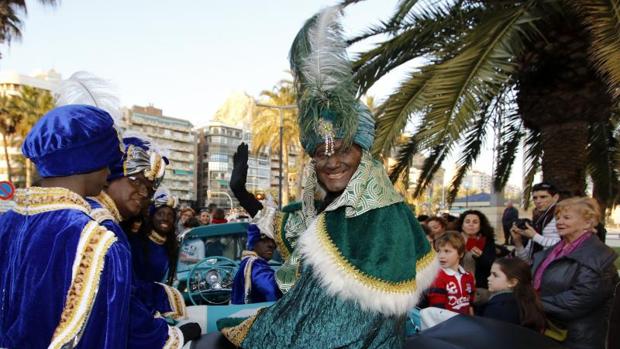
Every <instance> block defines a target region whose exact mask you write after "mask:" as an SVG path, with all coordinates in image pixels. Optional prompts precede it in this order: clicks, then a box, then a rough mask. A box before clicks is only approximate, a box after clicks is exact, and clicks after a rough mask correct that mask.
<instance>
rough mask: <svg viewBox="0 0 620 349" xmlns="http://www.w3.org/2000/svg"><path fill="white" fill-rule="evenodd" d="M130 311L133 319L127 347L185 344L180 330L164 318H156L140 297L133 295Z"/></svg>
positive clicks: (145, 348) (171, 346)
mask: <svg viewBox="0 0 620 349" xmlns="http://www.w3.org/2000/svg"><path fill="white" fill-rule="evenodd" d="M129 313H130V316H131V321H130V322H129V340H128V343H127V344H128V345H127V348H132V349H133V348H136V349H142V348H144V349H152V348H153V349H156V348H180V347H181V346H182V345H183V339H182V338H179V334H178V332H179V331H178V330H176V329H172V328H170V326H168V323H167V322H166V320H164V319H163V318H155V317H154V314H153V313H152V312H151V311H150V310H149V309H148V308H147V307H146V306H145V305H144V304H143V303H142V302H141V301H140V300H139V299H138V298H136V297H132V299H131V308H130V312H129ZM114 348H116V347H114ZM119 348H120V347H119Z"/></svg>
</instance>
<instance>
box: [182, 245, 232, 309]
mask: <svg viewBox="0 0 620 349" xmlns="http://www.w3.org/2000/svg"><path fill="white" fill-rule="evenodd" d="M238 267H239V265H238V264H237V262H235V261H234V260H232V259H229V258H226V257H221V256H214V257H207V258H205V259H203V260H201V261H200V262H198V263H196V265H194V267H193V268H192V270H191V271H190V273H189V276H188V277H187V280H186V284H187V293H188V296H189V299H190V301H191V302H192V304H194V305H199V303H204V302H206V303H207V304H228V302H229V301H230V295H231V292H232V284H233V280H234V279H235V274H236V273H237V268H238Z"/></svg>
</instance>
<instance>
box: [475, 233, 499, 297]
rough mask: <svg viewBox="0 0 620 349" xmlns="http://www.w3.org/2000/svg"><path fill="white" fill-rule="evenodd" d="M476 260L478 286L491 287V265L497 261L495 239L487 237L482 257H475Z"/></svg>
mask: <svg viewBox="0 0 620 349" xmlns="http://www.w3.org/2000/svg"><path fill="white" fill-rule="evenodd" d="M474 261H475V262H476V272H475V273H474V277H475V278H476V288H489V280H488V279H489V275H491V266H492V265H493V262H494V261H495V241H493V240H492V239H487V241H486V243H485V244H484V249H483V250H482V254H481V255H480V257H474Z"/></svg>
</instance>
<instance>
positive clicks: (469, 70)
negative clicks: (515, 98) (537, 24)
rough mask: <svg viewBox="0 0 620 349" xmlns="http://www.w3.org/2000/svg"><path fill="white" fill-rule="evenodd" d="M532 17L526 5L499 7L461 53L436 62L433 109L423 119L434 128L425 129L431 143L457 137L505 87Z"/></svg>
mask: <svg viewBox="0 0 620 349" xmlns="http://www.w3.org/2000/svg"><path fill="white" fill-rule="evenodd" d="M528 4H531V3H528ZM533 20H534V18H533V17H532V16H531V15H530V14H529V12H528V5H527V4H526V5H522V6H521V7H516V8H509V9H501V10H498V12H497V13H496V14H494V15H489V18H488V19H487V20H486V22H483V23H480V25H478V26H477V27H476V29H475V31H474V32H472V33H471V35H469V36H468V40H467V45H466V46H465V49H464V50H463V51H462V52H461V53H459V54H458V55H457V56H455V57H454V58H452V59H450V60H448V61H446V62H443V63H441V64H438V65H435V66H434V68H435V72H434V76H433V78H432V79H431V80H430V81H429V82H428V84H427V89H428V93H432V94H433V98H428V101H429V103H431V104H432V109H431V110H430V112H429V113H428V114H427V115H426V118H425V123H426V124H429V125H431V126H430V127H426V128H425V129H424V130H423V131H422V133H421V136H422V137H423V138H424V139H426V140H427V142H428V144H429V146H433V145H435V144H438V143H440V142H443V140H444V139H446V138H447V137H449V138H451V139H458V138H459V135H460V134H461V133H462V132H463V130H465V129H466V127H467V125H468V124H469V123H470V122H471V119H472V117H473V116H474V115H475V114H476V113H477V112H479V111H480V110H481V107H482V106H484V105H486V104H487V103H489V102H490V101H491V100H492V99H493V98H494V97H495V96H497V95H498V94H499V93H500V92H501V91H502V90H503V89H504V85H505V84H506V82H508V81H509V79H510V78H511V75H512V74H513V73H515V72H516V70H517V65H516V63H515V57H516V56H518V55H519V54H520V53H521V52H522V51H523V50H524V45H523V41H522V40H523V38H524V34H523V33H524V32H527V31H528V29H531V28H528V27H530V26H531V23H532V21H533Z"/></svg>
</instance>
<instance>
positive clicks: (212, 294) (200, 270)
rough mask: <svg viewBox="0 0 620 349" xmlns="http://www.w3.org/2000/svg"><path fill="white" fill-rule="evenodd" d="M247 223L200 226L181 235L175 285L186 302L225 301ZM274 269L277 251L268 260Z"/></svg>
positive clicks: (206, 302) (236, 265)
mask: <svg viewBox="0 0 620 349" xmlns="http://www.w3.org/2000/svg"><path fill="white" fill-rule="evenodd" d="M248 225H249V223H225V224H213V225H207V226H201V227H197V228H194V229H191V230H189V231H187V232H186V233H184V234H183V235H182V236H181V241H180V245H181V247H180V254H179V255H180V256H179V264H178V265H177V276H176V278H177V280H176V282H175V287H176V288H177V289H179V291H181V293H182V294H183V297H184V299H185V302H186V304H187V305H205V304H207V305H227V304H228V303H229V301H230V294H231V291H232V290H231V287H232V283H233V279H234V277H235V274H236V273H237V269H238V267H239V262H240V261H241V253H242V252H243V250H244V249H245V244H246V240H247V235H246V232H247V228H248ZM270 264H271V265H272V267H273V268H274V269H277V268H278V266H279V265H280V264H281V262H280V259H279V255H277V253H276V255H275V257H274V259H273V260H272V261H270Z"/></svg>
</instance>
